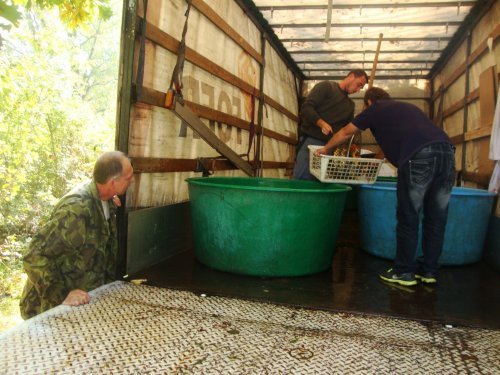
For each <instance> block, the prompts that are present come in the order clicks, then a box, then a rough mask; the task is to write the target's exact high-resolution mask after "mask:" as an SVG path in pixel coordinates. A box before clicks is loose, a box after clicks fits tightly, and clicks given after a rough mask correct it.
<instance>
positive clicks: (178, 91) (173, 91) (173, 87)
mask: <svg viewBox="0 0 500 375" xmlns="http://www.w3.org/2000/svg"><path fill="white" fill-rule="evenodd" d="M187 4H188V7H187V9H186V13H185V14H184V16H185V17H186V21H185V22H184V28H183V30H182V37H181V41H180V43H179V50H178V51H177V62H176V63H175V67H174V71H173V72H172V78H171V80H170V88H169V89H168V92H167V96H166V98H165V107H167V108H172V107H173V104H174V95H175V96H177V99H178V100H181V101H182V87H183V85H182V71H183V70H184V60H185V57H186V33H187V28H188V19H189V11H190V10H191V0H187Z"/></svg>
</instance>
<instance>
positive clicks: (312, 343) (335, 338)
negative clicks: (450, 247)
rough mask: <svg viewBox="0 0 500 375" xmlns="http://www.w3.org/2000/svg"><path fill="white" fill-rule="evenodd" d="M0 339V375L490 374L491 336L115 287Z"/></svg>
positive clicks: (494, 342)
mask: <svg viewBox="0 0 500 375" xmlns="http://www.w3.org/2000/svg"><path fill="white" fill-rule="evenodd" d="M91 294H92V296H93V297H92V301H91V303H90V304H88V305H85V306H80V307H69V306H59V307H57V308H55V309H52V310H50V311H48V312H46V313H44V314H41V315H39V316H38V317H35V318H33V319H31V320H28V321H26V322H24V323H23V324H21V325H20V326H19V327H17V328H15V329H13V330H11V331H7V332H5V333H3V334H2V335H0V358H1V361H0V373H2V374H81V373H88V374H181V373H182V374H403V373H404V374H407V373H411V374H443V373H444V374H458V373H467V374H498V373H500V331H495V330H488V329H478V328H465V327H460V328H446V327H445V326H443V325H440V324H432V323H425V324H424V323H418V322H415V321H410V320H397V319H390V318H385V317H373V316H372V317H367V316H361V315H350V314H344V313H332V312H327V311H314V310H308V309H299V308H293V307H286V306H278V305H273V304H265V303H259V302H252V301H244V300H240V299H231V298H226V297H214V296H212V297H207V296H203V295H197V294H195V293H191V292H187V291H180V290H172V289H167V288H158V287H152V286H146V285H134V284H131V283H126V282H115V283H112V284H108V285H106V286H104V287H101V288H99V289H97V290H95V291H93V292H92V293H91Z"/></svg>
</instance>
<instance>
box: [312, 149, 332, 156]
mask: <svg viewBox="0 0 500 375" xmlns="http://www.w3.org/2000/svg"><path fill="white" fill-rule="evenodd" d="M329 151H330V150H329V149H327V148H326V147H320V148H317V149H316V150H315V151H314V155H316V156H320V155H327V154H328V153H329Z"/></svg>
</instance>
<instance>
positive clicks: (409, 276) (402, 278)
mask: <svg viewBox="0 0 500 375" xmlns="http://www.w3.org/2000/svg"><path fill="white" fill-rule="evenodd" d="M378 276H379V277H380V278H381V279H382V280H384V281H387V282H389V283H396V284H399V285H404V286H411V285H417V280H416V279H415V274H414V273H413V272H406V273H395V272H394V271H393V270H392V268H389V269H388V270H387V271H385V272H384V273H381V274H379V275H378Z"/></svg>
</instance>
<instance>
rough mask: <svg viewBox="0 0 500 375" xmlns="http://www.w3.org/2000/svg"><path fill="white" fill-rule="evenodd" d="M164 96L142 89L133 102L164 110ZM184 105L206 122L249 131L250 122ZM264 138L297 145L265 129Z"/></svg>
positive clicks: (187, 104) (199, 105)
mask: <svg viewBox="0 0 500 375" xmlns="http://www.w3.org/2000/svg"><path fill="white" fill-rule="evenodd" d="M165 96H166V94H165V93H164V92H161V91H158V90H155V89H151V88H149V87H143V88H142V92H141V96H140V97H136V98H135V100H137V101H139V102H141V103H145V104H150V105H154V106H156V107H161V108H165ZM184 103H185V104H186V106H187V107H189V108H190V109H191V110H192V111H193V112H194V113H195V114H196V115H197V116H199V117H202V118H205V119H207V120H214V121H218V122H222V123H224V124H226V125H229V126H234V127H236V128H239V129H243V130H246V131H249V130H250V122H248V121H245V120H242V119H240V118H238V117H235V116H231V115H228V114H227V113H224V112H221V111H217V110H215V109H212V108H210V107H206V106H203V105H201V104H197V103H194V102H190V101H187V100H185V101H184ZM255 132H256V133H257V134H260V133H261V132H262V129H261V127H260V126H258V125H257V126H256V127H255ZM265 133H266V134H265V136H266V137H268V138H272V139H276V140H278V141H282V142H286V143H288V144H291V145H295V144H297V140H296V139H295V138H294V137H290V136H287V135H284V134H281V133H278V132H275V131H273V130H268V129H266V132H265Z"/></svg>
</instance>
